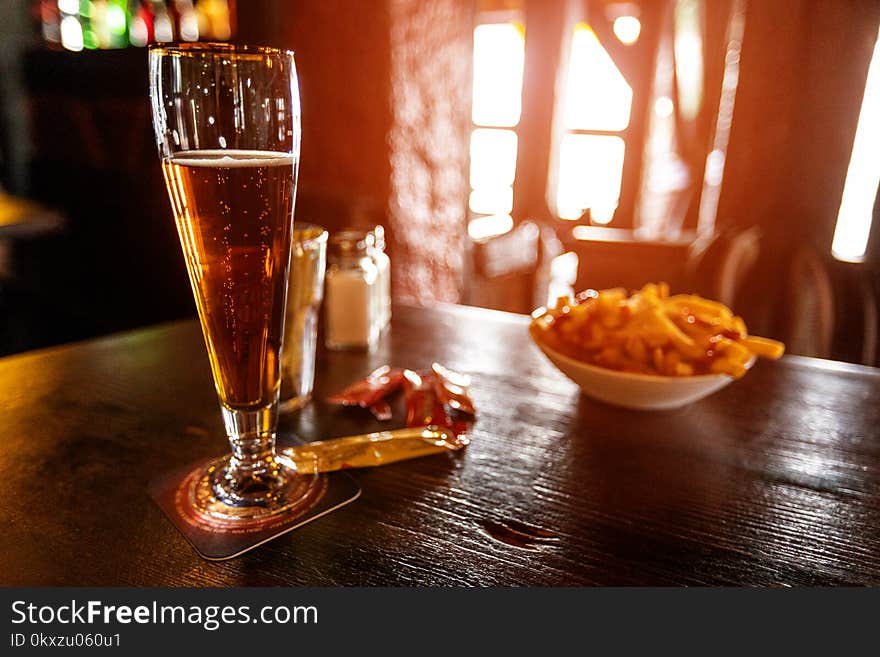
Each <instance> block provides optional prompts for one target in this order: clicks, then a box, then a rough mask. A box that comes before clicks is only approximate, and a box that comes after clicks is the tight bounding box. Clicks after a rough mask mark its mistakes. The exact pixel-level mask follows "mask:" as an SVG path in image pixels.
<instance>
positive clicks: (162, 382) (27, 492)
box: [0, 306, 880, 586]
mask: <svg viewBox="0 0 880 657" xmlns="http://www.w3.org/2000/svg"><path fill="white" fill-rule="evenodd" d="M526 325H527V318H526V317H521V316H517V315H509V314H504V313H496V312H492V311H485V310H476V309H468V308H462V307H454V306H450V307H444V308H440V309H434V310H416V309H411V308H398V309H396V311H395V316H394V320H393V324H392V329H391V331H390V332H389V333H386V335H385V337H384V338H383V340H382V342H381V344H380V346H379V348H378V349H376V350H375V352H374V353H372V354H370V355H369V356H367V355H365V354H357V353H330V352H321V353H320V354H319V370H318V380H317V384H316V397H317V398H318V399H321V398H322V397H323V396H325V395H326V394H328V393H330V392H333V391H335V390H337V389H339V388H341V387H343V386H344V385H346V384H348V383H349V382H351V381H352V380H353V379H356V378H358V377H361V376H363V375H365V374H366V373H368V372H369V371H370V370H371V369H372V368H373V367H375V366H377V365H380V364H384V363H392V364H394V365H399V366H403V367H412V368H424V367H427V366H429V365H430V363H431V362H432V361H435V360H436V361H439V362H441V363H443V364H445V365H447V366H448V367H451V368H454V369H457V370H460V371H463V372H467V373H469V374H471V375H473V389H472V392H473V395H474V398H475V401H476V403H477V408H478V412H479V420H478V422H477V424H476V426H475V427H474V430H473V432H472V443H471V445H470V446H469V447H468V448H467V449H466V450H464V451H463V452H461V453H457V454H441V455H437V456H429V457H424V458H422V459H417V460H412V461H406V462H401V463H396V464H393V465H388V466H384V467H381V468H373V469H368V470H358V471H353V472H354V476H355V477H356V479H357V480H358V481H359V483H360V485H361V486H362V488H363V494H362V496H361V497H360V499H358V500H356V501H355V502H353V503H352V504H350V505H349V506H347V507H344V508H343V509H340V510H338V511H336V512H334V513H332V514H330V515H328V516H325V517H323V518H320V519H318V520H316V521H314V522H312V523H311V524H308V525H306V526H304V527H302V528H300V529H297V530H295V531H294V532H292V533H290V534H287V535H285V536H282V537H280V538H278V539H276V540H274V541H272V542H270V543H268V544H266V545H263V546H261V547H259V548H257V549H255V550H253V551H252V552H249V553H247V554H245V555H243V556H241V557H238V558H236V559H232V560H230V561H225V562H208V561H204V560H203V559H201V558H200V557H199V556H197V554H196V553H195V552H194V551H193V549H192V548H191V547H190V546H189V545H188V544H187V542H186V541H185V540H184V538H183V536H182V535H181V534H179V533H178V531H177V530H176V529H175V528H174V527H173V526H172V524H171V523H170V522H169V521H168V520H167V519H166V518H165V516H164V515H163V514H162V512H161V511H160V510H159V508H158V507H157V506H156V505H155V504H154V503H153V501H152V500H151V499H150V498H149V496H148V494H147V484H148V482H149V481H150V480H151V479H153V478H154V477H155V476H156V475H157V474H160V473H162V472H165V471H168V470H170V469H172V468H177V467H179V466H183V465H186V464H187V463H190V462H192V461H195V460H197V459H200V458H204V457H209V456H212V455H221V454H223V453H224V452H225V451H226V450H227V449H228V443H226V439H225V436H224V434H223V429H222V423H221V418H220V414H219V410H218V406H217V401H216V398H215V395H214V389H213V385H212V382H211V375H210V370H209V367H208V362H207V356H206V353H205V349H204V345H203V342H202V337H201V334H200V332H199V329H198V326H197V324H196V323H195V322H184V323H178V324H171V325H164V326H160V327H156V328H149V329H146V330H142V331H137V332H133V333H128V334H123V335H119V336H111V337H109V338H105V339H101V340H96V341H92V342H87V343H82V344H76V345H72V346H67V347H61V348H56V349H50V350H45V351H39V352H33V353H28V354H23V355H18V356H14V357H9V358H5V359H2V360H0V409H2V413H0V440H2V445H3V449H2V451H0V481H2V482H3V486H2V494H0V519H2V527H3V532H2V539H0V564H2V568H0V584H6V585H185V586H196V585H226V586H242V585H244V586H248V585H330V586H333V585H367V586H372V585H404V586H409V585H467V586H471V585H591V584H602V585H704V584H711V585H739V584H743V585H770V586H776V585H781V586H786V585H838V584H855V585H864V584H873V585H877V584H880V370H874V369H870V368H863V367H858V366H853V365H845V364H841V363H835V362H829V361H821V360H813V359H806V358H798V357H785V358H783V359H782V360H781V361H779V362H759V363H758V364H757V365H756V366H755V367H754V368H753V369H752V371H750V372H749V374H748V375H747V376H746V377H745V378H744V379H742V380H741V381H738V382H736V383H735V384H732V385H730V386H728V387H727V388H725V389H724V390H722V391H720V392H718V393H716V394H715V395H713V396H711V397H709V398H707V399H705V400H703V401H700V402H697V403H695V404H692V405H691V406H689V407H686V408H684V409H681V410H677V411H666V412H653V413H645V412H638V411H627V410H622V409H617V408H612V407H609V406H604V405H602V404H600V403H598V402H593V401H590V400H589V399H587V398H585V397H583V396H581V395H580V394H579V390H578V388H577V387H576V386H575V385H574V384H573V383H571V382H570V381H569V380H567V379H566V378H564V377H563V376H562V375H561V374H560V373H559V372H558V371H557V370H556V369H555V368H554V367H553V366H552V365H551V364H550V363H549V362H548V361H546V360H545V359H544V357H543V356H542V355H541V354H540V352H539V351H538V350H537V349H536V348H535V347H534V346H533V345H532V344H531V342H530V340H529V337H528V334H527V331H526ZM401 424H402V421H401V415H400V408H396V409H395V419H394V421H393V422H392V423H391V424H390V425H389V426H396V425H401ZM380 426H385V425H379V424H378V423H377V422H375V421H374V420H371V419H370V418H369V416H368V415H367V414H365V413H364V412H361V411H359V410H352V409H348V410H340V409H336V408H334V407H330V406H328V405H326V404H324V403H321V402H320V401H319V402H316V403H313V404H312V405H311V406H309V407H307V408H306V409H304V410H303V411H301V412H300V413H299V414H297V415H291V416H285V417H284V418H283V419H282V421H281V426H280V431H279V433H280V442H281V443H285V442H288V443H289V442H290V441H291V439H292V436H294V435H297V436H299V437H300V438H301V439H305V440H315V439H319V438H330V437H334V436H343V435H350V434H354V433H361V432H364V431H368V430H374V429H376V428H379V427H380Z"/></svg>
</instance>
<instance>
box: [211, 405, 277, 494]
mask: <svg viewBox="0 0 880 657" xmlns="http://www.w3.org/2000/svg"><path fill="white" fill-rule="evenodd" d="M221 409H222V411H223V422H224V424H225V425H226V434H227V436H229V444H230V445H231V446H232V457H231V458H230V460H229V468H228V471H227V476H228V477H231V478H232V479H235V480H239V481H241V480H243V479H249V478H252V477H259V476H261V475H265V474H269V473H274V470H275V469H276V468H277V464H276V463H275V430H276V427H277V426H278V403H277V402H273V403H272V404H270V405H269V406H266V407H265V408H261V409H259V410H256V411H236V410H232V409H229V408H226V407H225V406H222V405H221Z"/></svg>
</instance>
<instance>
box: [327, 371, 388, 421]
mask: <svg viewBox="0 0 880 657" xmlns="http://www.w3.org/2000/svg"><path fill="white" fill-rule="evenodd" d="M403 373H404V370H402V369H399V368H393V367H389V366H388V365H384V366H382V367H379V368H377V369H376V370H374V371H373V372H371V373H370V374H369V376H367V377H366V378H364V379H361V380H360V381H356V382H355V383H353V384H351V385H350V386H348V387H347V388H346V389H345V390H342V391H340V392H338V393H336V394H335V395H333V396H331V397H328V398H327V401H328V402H329V403H331V404H341V405H342V406H360V407H361V408H367V409H369V410H370V412H371V413H372V414H373V415H374V416H375V417H376V419H377V420H381V421H383V422H384V421H387V420H390V419H391V406H390V405H389V404H388V402H387V401H386V399H387V398H388V397H390V396H391V395H392V394H393V393H394V392H396V391H397V390H399V389H400V387H401V386H402V385H403V381H404V376H403Z"/></svg>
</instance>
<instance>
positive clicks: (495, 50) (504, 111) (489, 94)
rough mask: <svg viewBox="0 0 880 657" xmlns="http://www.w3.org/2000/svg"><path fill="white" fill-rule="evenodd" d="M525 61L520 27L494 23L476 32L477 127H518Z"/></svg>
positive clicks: (511, 24) (474, 96) (475, 107)
mask: <svg viewBox="0 0 880 657" xmlns="http://www.w3.org/2000/svg"><path fill="white" fill-rule="evenodd" d="M524 61H525V35H524V32H523V28H522V26H521V25H519V24H517V23H491V24H487V25H478V26H477V27H476V28H475V29H474V95H473V110H472V112H473V113H472V119H473V122H474V123H476V124H477V125H485V126H497V127H501V128H512V127H513V126H515V125H516V124H517V123H519V117H520V113H521V111H522V79H523V62H524Z"/></svg>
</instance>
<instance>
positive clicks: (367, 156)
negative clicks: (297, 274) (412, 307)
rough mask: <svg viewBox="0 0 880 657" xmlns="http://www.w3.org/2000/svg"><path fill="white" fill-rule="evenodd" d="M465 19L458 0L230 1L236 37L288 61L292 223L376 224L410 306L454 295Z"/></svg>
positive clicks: (467, 41)
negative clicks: (299, 124) (294, 107)
mask: <svg viewBox="0 0 880 657" xmlns="http://www.w3.org/2000/svg"><path fill="white" fill-rule="evenodd" d="M471 12H472V3H471V2H469V1H468V0H322V1H321V2H308V1H281V0H254V1H253V2H248V3H241V4H240V5H239V40H241V41H243V42H249V41H250V42H262V43H268V44H270V45H277V46H281V47H285V48H292V49H293V50H294V51H295V52H296V54H297V69H298V71H299V75H300V88H301V94H302V105H303V145H302V160H301V164H300V188H299V198H298V201H297V219H298V220H300V221H315V222H319V223H322V224H324V225H326V226H327V227H328V228H331V229H333V228H340V227H342V226H344V225H346V224H349V225H350V224H365V223H367V222H371V221H373V222H375V221H379V222H382V223H384V224H385V225H386V227H387V228H389V231H388V241H389V250H390V252H391V257H392V259H393V268H392V278H393V283H394V294H395V296H396V297H397V298H399V299H404V300H407V301H410V302H430V301H432V300H443V301H457V300H458V299H459V296H460V292H461V269H462V242H463V238H464V235H465V230H466V227H465V204H466V202H467V193H468V187H467V166H468V159H467V158H468V154H467V144H468V141H467V140H468V133H467V128H468V126H469V123H468V120H469V116H470V79H471V78H470V66H471V64H470V61H471V54H470V53H471V39H472V29H473V25H472V22H471V21H472V14H471Z"/></svg>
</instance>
